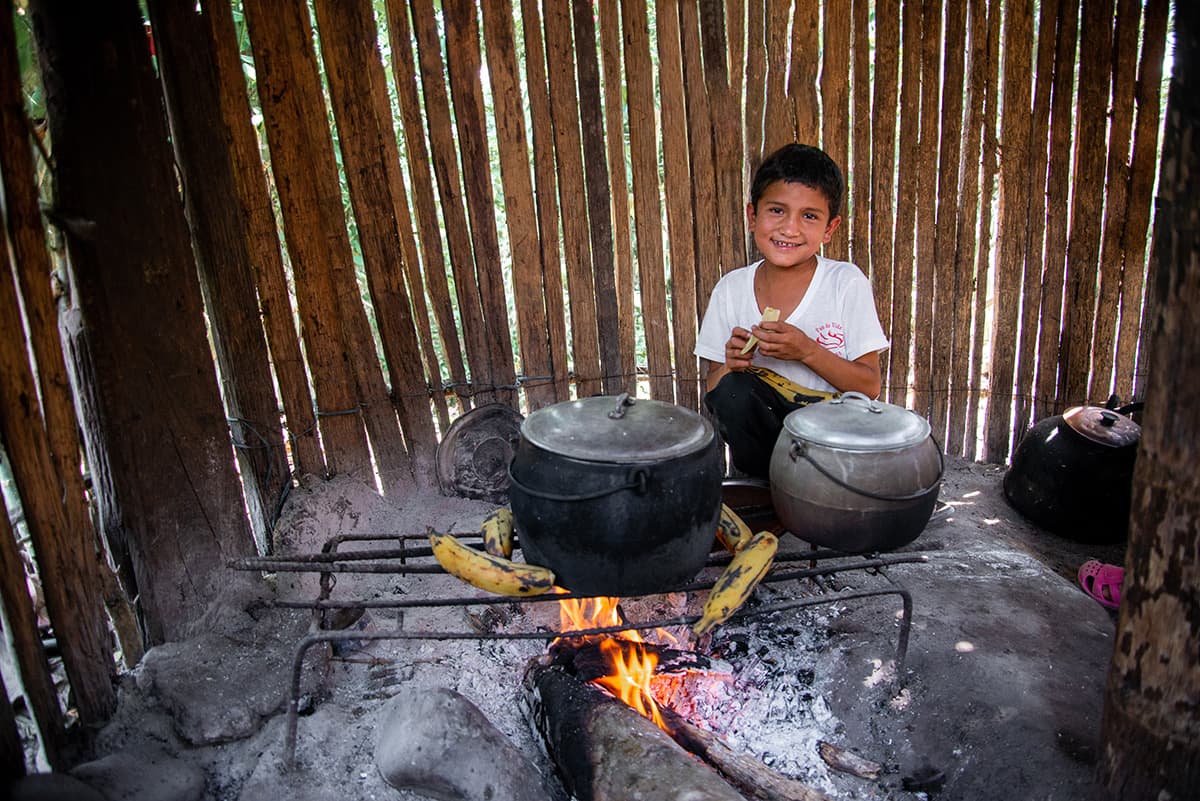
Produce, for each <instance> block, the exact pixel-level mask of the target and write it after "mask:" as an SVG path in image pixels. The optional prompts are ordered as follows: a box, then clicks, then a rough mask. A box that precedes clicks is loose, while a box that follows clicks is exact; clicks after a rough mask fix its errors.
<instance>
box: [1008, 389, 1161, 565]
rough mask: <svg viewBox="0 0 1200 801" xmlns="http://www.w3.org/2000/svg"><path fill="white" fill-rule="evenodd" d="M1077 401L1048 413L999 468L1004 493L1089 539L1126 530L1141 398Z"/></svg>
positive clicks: (1022, 508) (1037, 517) (1115, 537)
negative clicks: (1061, 410)
mask: <svg viewBox="0 0 1200 801" xmlns="http://www.w3.org/2000/svg"><path fill="white" fill-rule="evenodd" d="M1109 403H1110V406H1076V407H1075V408H1072V409H1068V410H1067V411H1066V412H1064V413H1063V414H1061V415H1054V416H1051V417H1047V418H1045V419H1043V420H1041V421H1039V422H1038V423H1036V424H1035V425H1034V426H1033V427H1032V428H1030V429H1029V431H1028V433H1026V434H1025V436H1024V437H1023V438H1022V439H1021V442H1020V444H1018V445H1017V449H1016V450H1015V451H1014V452H1013V458H1012V465H1011V466H1010V467H1009V469H1008V472H1006V473H1005V475H1004V495H1005V497H1007V498H1008V501H1009V503H1011V504H1012V505H1013V507H1014V508H1016V510H1017V511H1019V512H1020V513H1021V514H1022V515H1024V516H1025V517H1026V518H1028V519H1029V520H1030V521H1031V522H1033V523H1035V524H1037V525H1038V526H1040V527H1041V528H1044V529H1046V530H1047V531H1051V532H1053V533H1055V534H1059V535H1061V536H1063V537H1067V538H1068V539H1072V540H1077V541H1079V542H1088V543H1115V542H1120V541H1122V540H1123V539H1125V537H1126V536H1127V534H1128V533H1129V504H1130V496H1131V494H1132V490H1133V467H1134V462H1135V460H1136V458H1137V451H1138V441H1139V439H1140V438H1141V427H1140V426H1139V425H1138V424H1137V423H1136V422H1134V421H1133V420H1132V419H1131V418H1130V417H1129V416H1128V415H1129V414H1132V413H1134V412H1136V411H1139V410H1140V409H1141V408H1142V406H1143V404H1142V403H1140V402H1138V403H1133V404H1129V405H1127V406H1123V407H1121V408H1112V406H1115V399H1111V400H1110V401H1109Z"/></svg>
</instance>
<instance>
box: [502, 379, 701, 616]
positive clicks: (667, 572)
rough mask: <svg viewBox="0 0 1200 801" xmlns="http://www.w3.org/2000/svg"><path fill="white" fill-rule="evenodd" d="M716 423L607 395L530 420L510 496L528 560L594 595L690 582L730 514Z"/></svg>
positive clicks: (636, 592)
mask: <svg viewBox="0 0 1200 801" xmlns="http://www.w3.org/2000/svg"><path fill="white" fill-rule="evenodd" d="M718 447H719V446H718V443H717V438H716V434H715V432H714V431H713V428H712V426H711V425H710V424H709V423H708V421H707V420H705V419H704V418H703V417H701V416H700V415H699V414H697V413H695V412H693V411H691V410H688V409H685V408H683V407H681V406H676V405H674V404H670V403H663V402H661V401H654V400H642V399H638V400H635V399H633V398H630V397H628V396H626V395H622V396H620V397H611V396H597V397H592V398H584V399H580V400H577V401H568V402H564V403H556V404H554V405H552V406H548V407H546V408H544V409H539V410H538V411H535V412H533V413H532V414H530V415H529V416H528V417H526V418H525V421H524V422H523V423H522V424H521V441H520V443H519V444H518V445H517V450H516V454H515V455H514V456H513V460H512V463H511V465H510V466H509V480H510V484H509V503H510V504H511V506H512V512H513V518H514V521H515V524H516V530H517V537H518V540H519V542H520V544H521V550H522V552H523V553H524V556H525V561H527V562H530V563H531V564H538V565H543V566H545V567H548V568H550V569H551V570H553V571H554V573H555V576H556V583H557V584H559V585H560V586H562V587H565V588H567V589H569V590H572V591H574V592H580V593H587V594H591V595H608V596H629V595H645V594H650V593H658V592H664V591H667V590H670V589H672V588H674V587H677V586H680V585H682V584H685V583H687V582H688V581H689V580H691V579H692V578H693V577H694V576H695V575H696V573H697V572H699V570H700V568H701V567H703V566H704V563H705V561H706V559H707V557H708V554H709V552H710V551H711V549H712V544H713V539H714V537H715V534H716V530H717V519H718V517H719V516H720V512H721V458H720V452H719V449H718Z"/></svg>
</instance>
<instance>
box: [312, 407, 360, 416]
mask: <svg viewBox="0 0 1200 801" xmlns="http://www.w3.org/2000/svg"><path fill="white" fill-rule="evenodd" d="M361 411H362V405H361V404H360V405H358V406H355V407H353V408H350V409H341V410H339V411H336V412H325V411H322V410H320V409H317V417H341V416H343V415H347V414H358V413H359V412H361Z"/></svg>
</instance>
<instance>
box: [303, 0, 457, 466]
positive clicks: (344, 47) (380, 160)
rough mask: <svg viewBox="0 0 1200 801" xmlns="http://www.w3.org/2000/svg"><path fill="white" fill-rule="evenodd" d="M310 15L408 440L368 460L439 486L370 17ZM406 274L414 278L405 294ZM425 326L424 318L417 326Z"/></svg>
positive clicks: (360, 12)
mask: <svg viewBox="0 0 1200 801" xmlns="http://www.w3.org/2000/svg"><path fill="white" fill-rule="evenodd" d="M316 11H317V20H318V22H319V24H320V27H321V53H322V56H323V58H324V62H325V75H326V80H327V82H328V84H329V97H330V102H331V103H332V105H333V113H334V117H335V119H336V120H337V123H338V131H339V132H340V136H339V137H338V142H339V145H340V146H341V152H342V165H343V170H344V172H345V175H346V183H347V186H348V189H349V193H350V204H351V206H352V208H353V209H354V217H355V220H356V222H357V224H358V241H359V247H360V248H361V251H362V257H363V267H364V269H365V272H366V278H367V287H368V288H369V291H370V294H371V300H372V302H373V304H374V307H375V321H376V324H377V325H378V328H379V338H380V342H381V343H382V345H383V353H384V357H385V359H386V362H387V367H388V375H389V377H390V380H391V397H392V403H393V404H394V406H395V409H394V411H398V412H399V417H400V427H401V429H402V430H403V432H404V444H405V445H406V446H407V452H405V450H404V448H402V447H401V448H398V450H397V452H396V453H394V454H391V455H390V456H389V457H386V458H381V454H379V453H378V452H376V453H375V460H376V461H377V462H378V463H379V464H380V470H381V471H382V470H384V469H392V470H398V471H401V474H402V475H405V476H406V478H407V477H411V478H413V479H415V480H416V482H417V484H418V486H421V487H426V488H428V487H431V486H436V484H437V480H436V474H437V471H436V466H435V454H434V452H435V450H436V448H437V436H436V434H435V433H434V430H433V415H432V413H431V411H430V405H429V394H428V390H427V383H426V377H425V371H424V369H423V366H422V363H421V346H420V342H419V339H418V334H417V328H418V326H417V323H416V320H415V317H416V315H415V314H414V311H415V309H416V308H417V307H415V306H414V304H413V298H416V297H420V298H422V301H421V302H420V304H419V308H420V309H422V310H423V309H424V306H425V304H424V300H423V298H424V295H425V290H424V286H423V285H422V284H421V282H420V273H419V271H417V270H410V269H409V268H408V266H407V264H406V263H407V262H410V261H411V260H412V259H415V258H416V248H415V246H411V245H410V246H407V247H406V245H405V242H406V240H409V239H411V235H409V236H407V237H406V236H404V235H403V234H402V233H401V230H400V220H401V218H399V217H398V211H399V210H400V209H403V210H404V211H407V209H408V200H407V198H406V197H405V195H404V184H403V181H402V179H401V176H400V153H399V149H398V148H397V146H396V135H395V132H394V131H393V129H392V113H391V107H390V105H389V101H388V96H387V86H386V78H385V73H384V69H383V61H382V60H381V58H380V55H379V50H378V46H377V45H376V41H377V40H378V32H377V31H376V28H375V18H374V16H373V15H372V14H370V13H369V10H368V9H366V8H365V7H364V6H361V5H352V6H349V7H346V8H338V9H336V10H334V9H332V8H331V7H330V5H329V3H328V2H318V3H316ZM405 219H406V218H405ZM406 273H407V274H408V276H409V277H412V278H416V279H417V283H416V284H415V286H414V290H415V291H413V292H411V293H410V291H409V288H408V286H407V285H406V282H405V275H406ZM427 327H428V319H427V318H426V319H425V320H424V321H423V324H422V328H423V329H427ZM432 346H433V343H432V336H427V337H426V348H427V349H432ZM372 355H373V354H372ZM431 355H432V354H431ZM372 361H374V360H372ZM435 363H436V361H435ZM394 411H393V414H394Z"/></svg>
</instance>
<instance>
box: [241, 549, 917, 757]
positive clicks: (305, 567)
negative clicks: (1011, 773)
mask: <svg viewBox="0 0 1200 801" xmlns="http://www.w3.org/2000/svg"><path fill="white" fill-rule="evenodd" d="M456 536H460V537H463V538H464V539H480V538H481V537H482V535H481V533H479V532H467V533H462V534H457V535H456ZM413 540H420V541H421V542H423V543H424V542H427V541H428V540H427V535H425V534H401V535H395V534H388V535H378V534H355V535H344V534H342V535H337V536H334V537H331V538H330V539H329V540H327V541H326V542H325V543H324V545H323V547H322V550H321V552H319V553H301V554H289V555H287V556H264V557H249V558H242V559H236V560H233V561H231V562H229V563H228V567H230V568H231V569H234V570H245V571H259V572H288V573H317V574H320V587H321V590H320V593H319V595H318V597H317V598H315V599H313V600H311V601H305V600H297V601H262V602H260V606H263V607H274V608H284V609H309V610H312V612H313V626H312V630H310V632H309V633H308V634H307V635H306V636H305V637H304V638H303V639H302V640H301V641H300V643H299V644H298V645H297V647H296V652H295V655H294V658H293V661H292V676H291V688H290V694H289V698H288V709H287V722H286V731H285V740H284V766H285V767H286V768H288V769H291V768H293V767H294V766H295V758H296V736H297V729H298V725H299V706H300V695H301V692H300V684H301V677H302V675H303V666H304V658H305V656H306V654H307V653H308V650H309V649H310V648H312V647H313V646H314V645H319V644H323V643H328V644H332V643H338V642H356V641H377V640H543V641H546V642H550V641H552V640H555V639H558V638H576V637H587V636H596V635H604V634H618V633H620V632H624V631H635V630H637V631H640V630H653V629H659V628H668V627H673V626H690V625H691V624H693V623H695V622H696V621H697V620H699V619H700V617H701V616H700V615H680V616H677V617H672V618H665V619H660V620H652V621H647V622H637V621H635V622H627V623H625V624H623V625H620V626H606V627H600V628H593V629H586V630H581V631H570V632H564V631H547V630H542V631H531V632H478V631H469V632H468V631H457V632H452V631H413V630H405V629H404V628H403V626H404V619H403V617H402V618H401V620H400V622H399V624H398V627H397V628H395V629H392V630H388V631H359V630H327V629H325V628H324V625H325V613H326V612H327V611H331V610H339V609H351V610H353V609H362V610H367V609H398V610H405V609H431V608H447V607H467V606H479V605H489V604H496V603H512V604H520V605H524V604H531V603H545V602H549V601H554V602H558V601H561V600H570V599H580V598H592V597H595V596H593V595H586V594H579V593H561V594H553V593H547V594H545V595H539V596H534V597H529V598H520V599H517V598H511V597H508V596H501V595H494V594H490V593H484V594H479V595H474V596H460V597H444V598H441V597H435V598H423V599H409V598H397V599H378V598H375V599H346V600H332V599H331V598H330V595H331V594H332V591H333V588H334V585H335V584H336V579H337V574H345V573H359V574H394V575H409V574H439V573H445V572H446V571H445V570H443V569H442V567H441V566H440V565H438V564H437V563H436V562H433V563H430V562H429V559H431V558H432V550H431V549H430V548H429V547H428V546H427V545H420V546H416V547H410V546H409V545H408V543H409V541H413ZM381 541H383V542H399V546H400V547H399V548H366V549H360V550H354V551H339V550H338V549H339V546H341V545H342V544H344V543H349V542H355V543H367V542H381ZM518 545H519V544H518ZM410 559H423V560H424V561H419V562H416V563H410V562H409V560H410ZM730 559H731V556H730V555H728V554H714V555H713V556H711V557H710V558H709V559H708V560H707V562H706V566H707V567H722V566H724V565H726V564H728V563H729V561H730ZM799 562H808V563H809V566H808V567H807V568H800V569H795V568H792V567H791V565H794V564H795V563H799ZM822 562H826V563H828V564H820V563H822ZM925 562H928V557H927V556H925V555H924V554H920V553H901V554H890V555H878V554H866V555H851V554H845V553H842V552H839V551H833V550H829V549H816V548H814V549H812V550H808V551H787V552H783V553H779V554H777V555H776V557H775V562H774V565H773V566H772V568H771V570H770V572H769V573H768V574H767V576H765V577H764V578H763V580H762V583H764V584H768V583H780V582H784V581H799V580H803V579H811V580H813V581H814V583H816V584H817V585H818V586H819V587H820V588H821V589H822V594H821V595H818V596H812V597H806V598H796V599H790V600H786V601H778V602H774V603H769V604H762V605H759V606H757V607H755V608H753V609H742V610H739V611H738V612H737V613H735V614H734V615H733V616H732V618H731V620H740V619H746V618H752V617H759V616H763V615H769V614H776V613H780V612H786V611H789V610H793V609H799V608H803V607H808V606H816V605H819V604H830V603H838V602H843V601H849V600H855V599H865V598H871V597H881V596H887V595H897V596H899V597H900V599H901V602H902V610H901V613H900V616H899V631H898V634H897V642H896V659H895V667H896V684H897V687H896V689H897V691H899V689H900V688H901V687H902V685H903V681H904V662H905V659H906V657H907V651H908V640H909V634H910V630H911V626H912V595H911V593H910V592H909V591H908V589H907V588H906V587H904V586H903V585H902V584H901V583H900V582H898V581H897V580H896V579H895V578H894V577H893V576H892V575H890V573H889V572H888V568H889V567H892V566H895V565H901V564H921V563H925ZM851 571H864V572H866V573H868V574H872V575H879V576H881V577H883V578H884V579H885V580H886V582H887V586H881V587H878V588H873V589H862V590H858V589H845V590H831V589H830V585H829V582H828V579H829V578H830V577H832V576H835V575H838V574H842V573H848V572H851ZM715 583H716V582H715V581H698V582H691V583H689V584H686V585H683V586H680V587H675V588H671V589H669V590H664V592H695V591H704V590H709V589H712V587H713V586H714V584H715Z"/></svg>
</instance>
